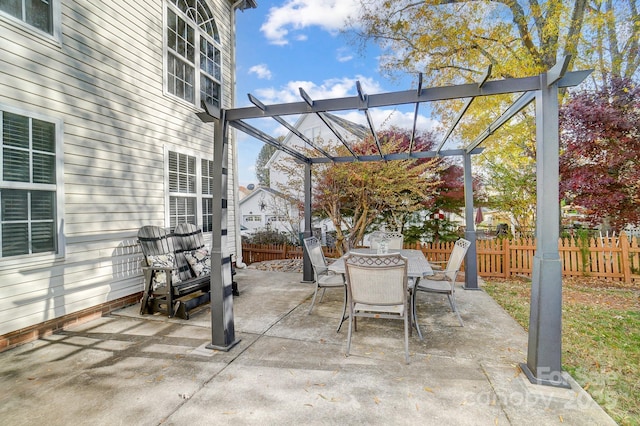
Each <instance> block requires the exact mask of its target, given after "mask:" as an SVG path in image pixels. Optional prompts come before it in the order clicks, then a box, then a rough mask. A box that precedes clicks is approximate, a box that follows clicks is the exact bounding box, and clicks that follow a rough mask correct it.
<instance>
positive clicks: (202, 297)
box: [138, 223, 211, 319]
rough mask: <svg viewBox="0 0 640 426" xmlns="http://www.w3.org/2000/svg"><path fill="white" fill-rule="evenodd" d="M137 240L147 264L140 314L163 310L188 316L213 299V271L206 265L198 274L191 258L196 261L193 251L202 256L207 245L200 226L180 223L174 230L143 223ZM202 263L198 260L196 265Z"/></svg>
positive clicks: (180, 316) (144, 269) (170, 314)
mask: <svg viewBox="0 0 640 426" xmlns="http://www.w3.org/2000/svg"><path fill="white" fill-rule="evenodd" d="M138 243H139V244H140V247H141V248H142V253H143V254H144V262H145V265H146V266H144V267H143V268H142V269H143V271H144V293H143V296H142V300H141V303H140V314H141V315H144V314H147V313H149V314H154V313H156V312H161V313H165V314H166V315H167V316H169V317H173V316H176V317H178V318H183V319H189V311H190V310H191V309H193V308H195V307H196V306H199V305H201V304H203V303H207V302H208V301H209V300H210V299H211V295H210V292H209V290H210V282H211V276H210V271H209V270H207V269H206V268H205V270H204V271H201V272H203V274H202V275H199V276H198V275H197V274H196V273H195V272H194V267H193V266H191V265H190V263H189V260H191V261H192V263H193V262H194V256H193V254H194V253H195V254H196V255H197V256H196V257H198V258H202V254H203V251H201V249H205V244H204V238H203V235H202V230H201V229H199V228H197V227H196V226H195V225H192V224H189V223H181V224H179V225H178V226H176V228H175V230H174V231H173V232H172V233H171V232H168V231H167V230H165V229H164V228H161V227H159V226H143V227H142V228H140V230H139V231H138ZM197 250H198V251H197ZM196 251H197V252H196ZM210 264H211V262H210V261H209V265H210ZM202 266H203V264H202V263H198V264H197V265H196V268H200V269H201V268H202ZM205 272H206V273H205Z"/></svg>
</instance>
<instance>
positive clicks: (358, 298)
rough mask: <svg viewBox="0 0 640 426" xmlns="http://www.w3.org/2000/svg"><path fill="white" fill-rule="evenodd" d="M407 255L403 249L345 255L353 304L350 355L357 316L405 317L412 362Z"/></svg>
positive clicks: (406, 354) (402, 318)
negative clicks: (397, 251) (399, 251)
mask: <svg viewBox="0 0 640 426" xmlns="http://www.w3.org/2000/svg"><path fill="white" fill-rule="evenodd" d="M407 263H408V261H407V258H405V257H403V256H401V255H400V254H399V253H391V254H359V253H351V254H349V255H347V257H346V258H345V263H344V264H345V275H346V279H347V292H348V304H349V332H348V335H347V356H348V355H349V354H350V352H351V335H352V332H353V329H354V328H357V324H356V318H357V317H369V318H390V319H399V320H403V321H404V352H405V361H406V363H407V364H408V363H409V334H410V332H411V330H410V327H409V315H410V309H409V308H410V306H409V293H408V291H407Z"/></svg>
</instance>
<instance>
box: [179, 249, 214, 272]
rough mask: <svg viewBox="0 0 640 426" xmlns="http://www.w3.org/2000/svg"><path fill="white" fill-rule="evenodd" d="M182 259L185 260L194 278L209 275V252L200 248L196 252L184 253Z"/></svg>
mask: <svg viewBox="0 0 640 426" xmlns="http://www.w3.org/2000/svg"><path fill="white" fill-rule="evenodd" d="M184 257H185V258H187V262H189V266H191V270H193V274H194V275H195V276H196V277H201V276H203V275H210V274H211V256H210V255H209V250H207V249H206V248H201V249H197V250H191V251H185V252H184Z"/></svg>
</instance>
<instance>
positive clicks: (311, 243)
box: [304, 237, 328, 274]
mask: <svg viewBox="0 0 640 426" xmlns="http://www.w3.org/2000/svg"><path fill="white" fill-rule="evenodd" d="M304 247H305V249H306V250H307V254H308V255H309V260H311V265H312V266H313V269H314V271H315V272H316V274H322V273H324V272H326V271H327V269H328V268H327V260H326V259H325V257H324V253H323V251H322V245H321V244H320V240H318V239H317V238H316V237H309V238H305V239H304Z"/></svg>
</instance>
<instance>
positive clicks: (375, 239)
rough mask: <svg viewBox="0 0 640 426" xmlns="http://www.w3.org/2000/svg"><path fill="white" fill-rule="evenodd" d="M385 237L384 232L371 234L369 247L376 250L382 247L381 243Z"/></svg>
mask: <svg viewBox="0 0 640 426" xmlns="http://www.w3.org/2000/svg"><path fill="white" fill-rule="evenodd" d="M383 235H384V232H382V231H374V232H372V233H371V234H369V247H371V248H372V249H374V250H375V249H377V248H378V247H380V241H381V240H382V237H383Z"/></svg>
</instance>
